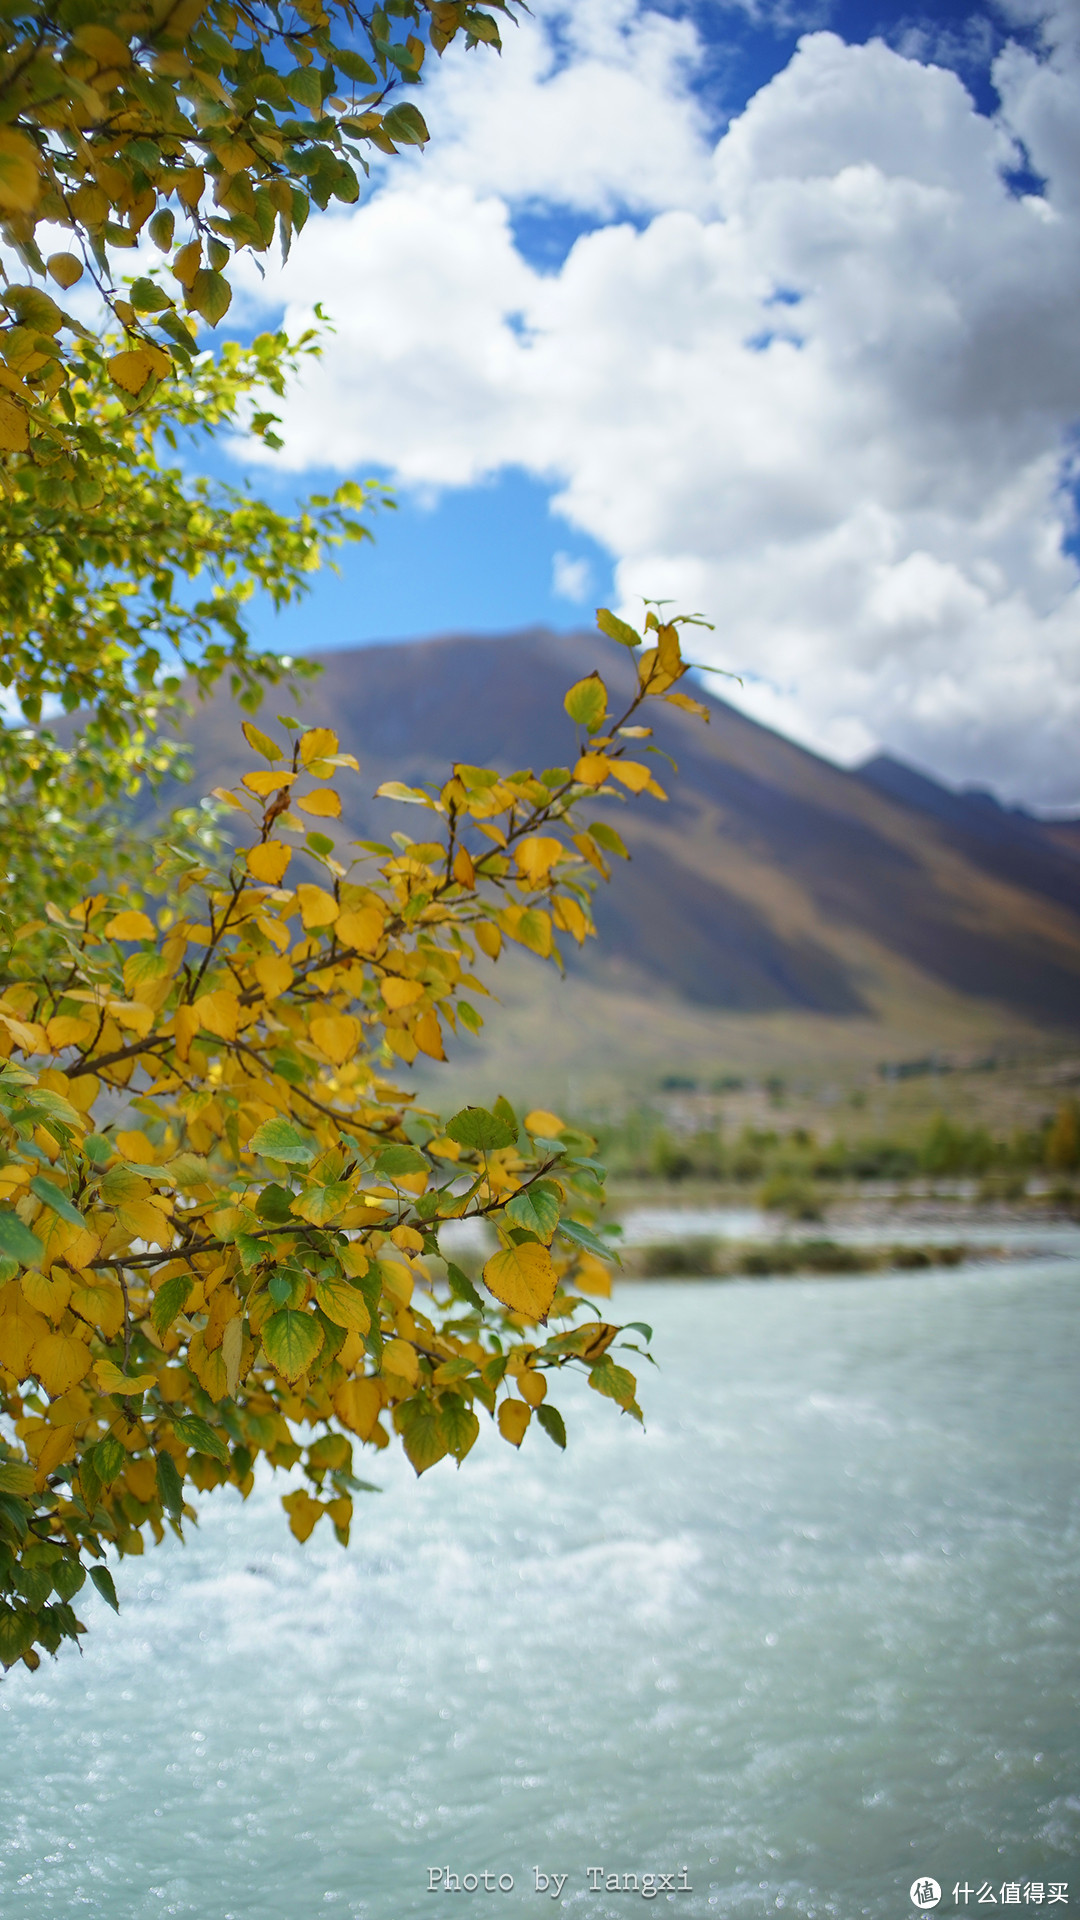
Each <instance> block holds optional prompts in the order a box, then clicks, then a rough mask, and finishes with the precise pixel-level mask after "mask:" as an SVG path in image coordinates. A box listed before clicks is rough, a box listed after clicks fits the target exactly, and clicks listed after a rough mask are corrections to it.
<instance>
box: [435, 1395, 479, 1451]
mask: <svg viewBox="0 0 1080 1920" xmlns="http://www.w3.org/2000/svg"><path fill="white" fill-rule="evenodd" d="M439 1424H440V1426H441V1427H442V1432H443V1439H444V1440H445V1441H446V1446H447V1451H448V1452H449V1453H452V1454H453V1456H454V1459H455V1460H456V1461H457V1463H458V1465H459V1466H460V1465H461V1462H462V1461H463V1460H464V1458H465V1455H466V1454H467V1453H468V1452H469V1449H470V1448H471V1447H472V1446H473V1445H474V1443H475V1441H476V1437H477V1435H478V1434H479V1432H480V1422H479V1420H478V1419H477V1417H476V1415H475V1413H474V1412H473V1410H472V1408H471V1407H469V1406H466V1404H465V1402H464V1400H463V1399H462V1398H461V1395H460V1394H459V1393H445V1394H444V1395H443V1397H442V1400H441V1402H440V1406H439Z"/></svg>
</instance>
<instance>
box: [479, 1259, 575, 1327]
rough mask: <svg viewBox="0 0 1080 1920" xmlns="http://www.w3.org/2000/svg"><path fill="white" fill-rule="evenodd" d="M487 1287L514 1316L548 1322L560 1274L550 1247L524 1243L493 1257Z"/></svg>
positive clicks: (488, 1271)
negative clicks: (519, 1315)
mask: <svg viewBox="0 0 1080 1920" xmlns="http://www.w3.org/2000/svg"><path fill="white" fill-rule="evenodd" d="M484 1285H485V1286H486V1287H487V1289H488V1292H489V1293H493V1294H494V1295H495V1298H496V1300H501V1301H502V1303H503V1306H504V1307H509V1308H510V1311H511V1312H512V1313H523V1314H525V1315H526V1316H527V1318H528V1319H530V1320H546V1319H547V1316H548V1308H549V1307H550V1306H551V1303H552V1301H553V1300H554V1298H555V1291H556V1287H557V1286H558V1275H557V1273H556V1272H555V1268H554V1265H553V1263H552V1259H551V1255H550V1253H549V1252H548V1250H547V1248H546V1247H542V1246H540V1244H539V1243H538V1242H537V1241H535V1240H525V1241H523V1242H522V1244H521V1245H520V1246H516V1247H505V1248H504V1249H503V1251H502V1252H501V1253H495V1254H492V1257H491V1259H490V1260H489V1261H488V1262H487V1264H486V1266H485V1267H484Z"/></svg>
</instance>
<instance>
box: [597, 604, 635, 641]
mask: <svg viewBox="0 0 1080 1920" xmlns="http://www.w3.org/2000/svg"><path fill="white" fill-rule="evenodd" d="M596 624H597V626H598V627H599V629H600V631H601V633H606V634H607V637H608V639H609V640H617V641H618V643H619V645H620V647H640V645H641V635H640V633H635V632H634V629H633V627H628V626H627V624H626V621H625V620H620V619H619V616H618V614H617V613H612V611H611V609H610V607H597V609H596Z"/></svg>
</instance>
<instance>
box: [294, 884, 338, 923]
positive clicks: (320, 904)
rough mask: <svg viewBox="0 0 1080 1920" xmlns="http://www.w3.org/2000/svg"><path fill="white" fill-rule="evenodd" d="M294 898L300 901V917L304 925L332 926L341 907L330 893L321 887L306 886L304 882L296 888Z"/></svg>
mask: <svg viewBox="0 0 1080 1920" xmlns="http://www.w3.org/2000/svg"><path fill="white" fill-rule="evenodd" d="M296 898H297V900H298V901H299V902H300V918H301V919H302V920H303V923H304V925H305V927H307V928H309V929H310V928H312V927H332V926H333V924H334V921H335V920H336V919H337V917H338V914H339V913H340V911H341V909H340V908H339V906H338V903H337V901H336V900H335V899H334V897H333V895H332V894H329V893H326V892H325V891H324V890H323V888H322V887H312V886H308V885H307V884H306V883H305V884H303V885H302V886H299V887H297V889H296Z"/></svg>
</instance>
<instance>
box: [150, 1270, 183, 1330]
mask: <svg viewBox="0 0 1080 1920" xmlns="http://www.w3.org/2000/svg"><path fill="white" fill-rule="evenodd" d="M193 1284H194V1283H193V1281H192V1278H191V1275H190V1274H187V1273H174V1274H173V1276H172V1278H171V1280H163V1281H162V1283H161V1285H160V1287H159V1288H158V1290H157V1292H156V1293H155V1295H154V1304H153V1306H152V1307H151V1309H150V1325H151V1326H152V1327H153V1329H154V1332H155V1333H156V1334H157V1335H158V1336H159V1338H161V1339H164V1337H165V1335H166V1334H167V1333H168V1331H169V1328H170V1327H171V1326H172V1323H173V1321H174V1320H175V1319H176V1316H177V1314H178V1313H183V1311H184V1308H185V1307H186V1305H187V1302H188V1296H189V1294H190V1292H191V1289H192V1286H193Z"/></svg>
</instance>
